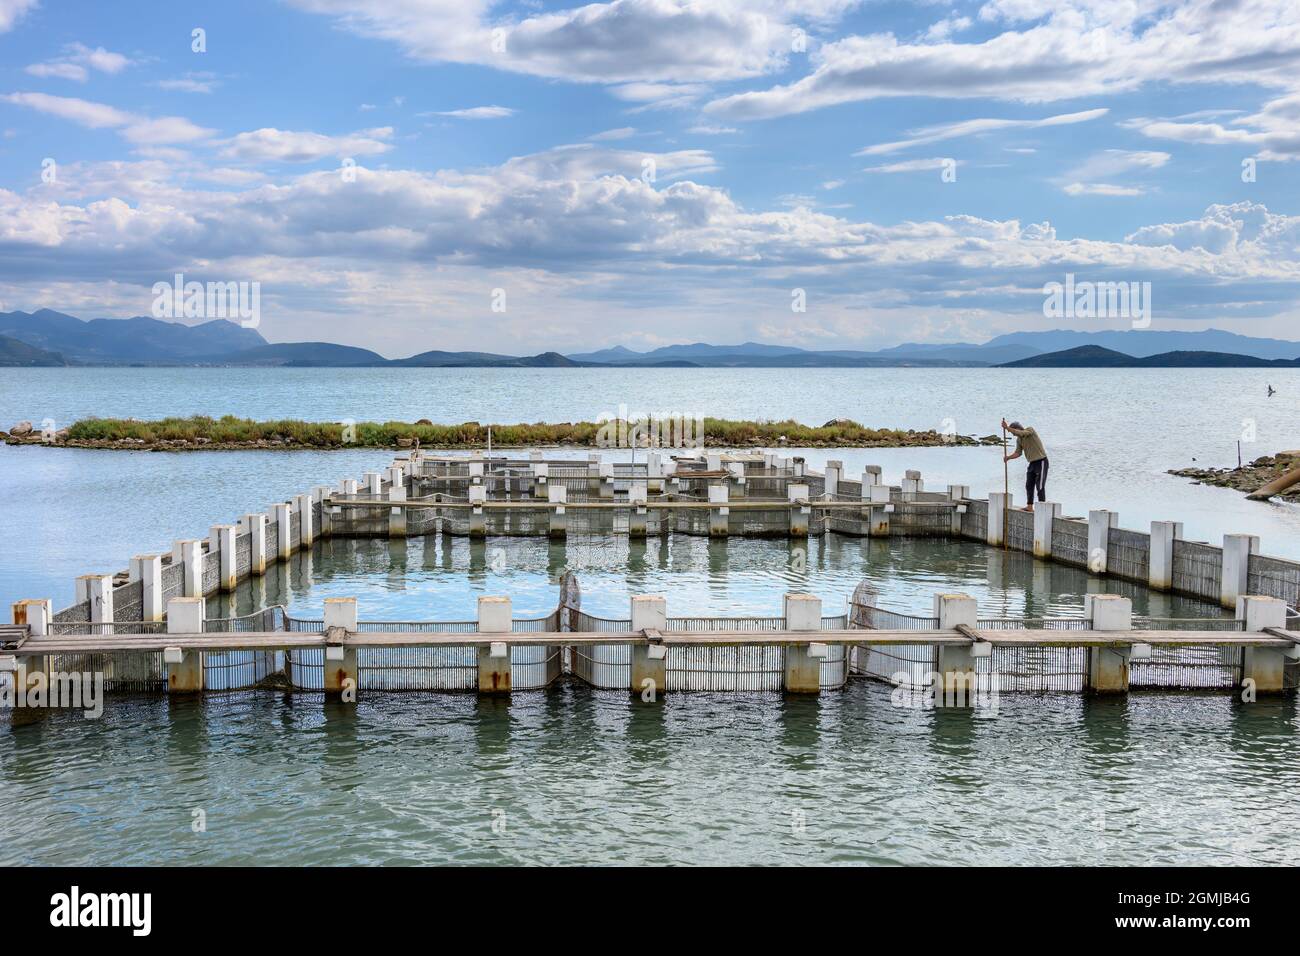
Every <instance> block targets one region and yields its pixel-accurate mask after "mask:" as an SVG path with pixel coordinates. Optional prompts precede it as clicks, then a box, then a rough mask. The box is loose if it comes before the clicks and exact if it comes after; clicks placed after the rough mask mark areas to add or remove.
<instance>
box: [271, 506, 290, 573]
mask: <svg viewBox="0 0 1300 956" xmlns="http://www.w3.org/2000/svg"><path fill="white" fill-rule="evenodd" d="M271 513H272V514H273V515H274V516H275V556H276V557H277V558H278V559H279V560H281V561H288V560H289V555H291V554H293V535H292V533H291V532H292V521H293V508H292V507H291V506H290V505H289V503H288V502H287V501H281V502H277V503H276V504H273V505H271Z"/></svg>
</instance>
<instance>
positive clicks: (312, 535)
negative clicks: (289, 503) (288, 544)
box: [293, 495, 316, 548]
mask: <svg viewBox="0 0 1300 956" xmlns="http://www.w3.org/2000/svg"><path fill="white" fill-rule="evenodd" d="M293 503H294V507H295V508H296V509H297V511H298V532H299V534H298V543H299V544H301V545H302V546H303V547H304V548H310V547H311V543H312V542H313V541H315V540H316V528H315V527H314V526H313V524H312V520H311V495H296V496H295V497H294V499H293Z"/></svg>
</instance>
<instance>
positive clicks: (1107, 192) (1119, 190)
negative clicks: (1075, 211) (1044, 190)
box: [1062, 183, 1144, 196]
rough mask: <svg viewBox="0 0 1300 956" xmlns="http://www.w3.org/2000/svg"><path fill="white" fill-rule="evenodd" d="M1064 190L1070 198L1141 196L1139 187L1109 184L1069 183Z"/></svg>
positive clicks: (1141, 191)
mask: <svg viewBox="0 0 1300 956" xmlns="http://www.w3.org/2000/svg"><path fill="white" fill-rule="evenodd" d="M1062 190H1063V191H1064V192H1065V193H1066V194H1067V195H1070V196H1141V195H1142V193H1143V191H1144V190H1142V189H1140V188H1138V187H1137V186H1114V185H1111V184H1109V183H1069V184H1067V185H1066V186H1063V187H1062Z"/></svg>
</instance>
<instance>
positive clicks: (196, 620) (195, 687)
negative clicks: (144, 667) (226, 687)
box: [163, 597, 204, 694]
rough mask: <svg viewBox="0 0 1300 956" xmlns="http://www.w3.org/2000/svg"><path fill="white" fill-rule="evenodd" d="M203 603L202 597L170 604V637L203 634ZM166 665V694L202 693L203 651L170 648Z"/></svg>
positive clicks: (168, 621)
mask: <svg viewBox="0 0 1300 956" xmlns="http://www.w3.org/2000/svg"><path fill="white" fill-rule="evenodd" d="M203 608H204V604H203V598H201V597H177V598H172V599H171V600H170V601H168V602H167V633H168V634H202V633H203V618H204V610H203ZM163 663H164V664H166V665H167V693H169V694H193V693H197V692H198V691H201V690H203V652H202V651H196V650H190V649H188V648H180V647H168V648H165V649H164V650H163Z"/></svg>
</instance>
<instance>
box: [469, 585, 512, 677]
mask: <svg viewBox="0 0 1300 956" xmlns="http://www.w3.org/2000/svg"><path fill="white" fill-rule="evenodd" d="M513 618H514V612H513V610H512V609H511V602H510V598H508V597H493V596H485V597H481V598H479V599H478V629H479V632H480V633H484V634H500V635H502V640H501V641H494V642H492V643H491V644H480V645H479V648H478V689H479V693H482V694H501V693H509V692H510V642H509V640H508V638H509V636H510V632H511V630H512V626H513V624H512V622H513Z"/></svg>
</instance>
